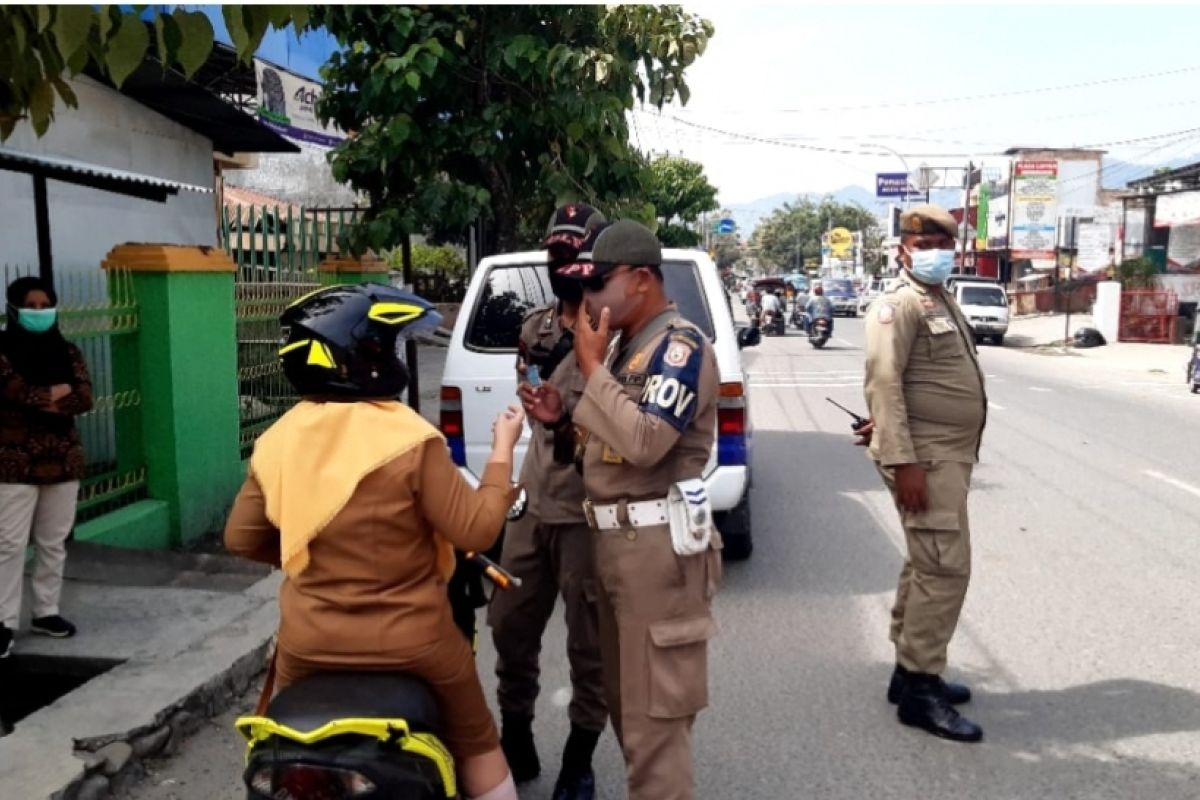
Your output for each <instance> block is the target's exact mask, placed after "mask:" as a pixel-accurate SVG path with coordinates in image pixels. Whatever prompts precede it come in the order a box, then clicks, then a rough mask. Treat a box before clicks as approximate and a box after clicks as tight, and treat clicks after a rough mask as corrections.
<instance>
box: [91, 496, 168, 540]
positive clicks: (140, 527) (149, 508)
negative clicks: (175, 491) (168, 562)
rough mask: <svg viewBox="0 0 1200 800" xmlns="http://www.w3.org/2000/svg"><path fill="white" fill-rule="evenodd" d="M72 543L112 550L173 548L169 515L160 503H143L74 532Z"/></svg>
mask: <svg viewBox="0 0 1200 800" xmlns="http://www.w3.org/2000/svg"><path fill="white" fill-rule="evenodd" d="M75 539H76V540H77V541H80V542H96V543H97V544H106V545H109V546H111V547H129V548H133V549H138V550H166V549H169V548H170V547H171V545H172V543H173V542H172V539H173V536H172V533H171V512H170V507H169V506H168V504H167V503H165V502H163V501H162V500H142V501H140V502H137V503H134V504H133V505H130V506H125V507H124V508H118V509H117V510H116V511H113V512H110V513H108V514H105V515H104V516H102V517H97V518H96V519H93V520H89V521H87V522H84V523H82V524H81V525H78V526H77V527H76V528H75Z"/></svg>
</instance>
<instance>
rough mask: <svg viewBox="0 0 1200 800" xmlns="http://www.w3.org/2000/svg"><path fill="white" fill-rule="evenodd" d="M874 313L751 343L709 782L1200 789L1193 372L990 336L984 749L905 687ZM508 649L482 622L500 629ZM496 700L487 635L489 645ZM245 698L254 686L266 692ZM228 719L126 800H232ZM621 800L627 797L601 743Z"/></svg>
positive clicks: (546, 724)
mask: <svg viewBox="0 0 1200 800" xmlns="http://www.w3.org/2000/svg"><path fill="white" fill-rule="evenodd" d="M862 341H863V336H862V321H861V320H843V319H839V320H838V321H837V327H836V336H835V338H834V340H833V341H832V342H831V343H830V346H829V347H828V348H827V349H825V350H822V351H816V350H813V349H812V348H811V347H810V346H809V345H808V343H807V341H806V340H805V339H804V338H803V337H801V336H799V335H797V334H796V333H795V332H794V331H789V335H788V336H787V337H786V338H784V339H766V340H764V342H763V344H762V346H761V347H759V348H757V349H754V350H750V351H747V352H746V362H747V368H748V370H749V372H750V376H751V381H752V388H751V408H752V417H753V421H754V425H755V428H756V434H755V441H754V452H753V457H754V481H755V487H754V496H753V512H754V525H755V532H756V546H757V549H756V552H755V554H754V556H753V558H752V559H751V560H750V561H748V562H745V563H742V564H730V565H728V567H727V571H726V585H725V589H724V591H723V593H722V594H721V596H720V597H719V598H718V606H717V616H718V620H719V623H720V626H721V630H722V632H721V635H720V636H719V637H718V638H717V639H716V640H715V641H714V642H713V645H712V649H711V669H710V672H711V674H710V683H711V694H712V705H711V708H710V709H709V710H708V711H707V712H705V713H704V714H703V715H702V716H701V718H700V721H699V722H698V724H697V727H696V758H697V764H698V766H697V774H698V785H699V789H698V792H697V796H698V797H700V798H714V799H715V798H739V799H744V800H750V799H751V798H753V799H757V798H763V800H766V799H767V798H772V799H773V798H780V797H787V798H792V797H805V798H831V799H834V798H836V799H838V800H841V799H842V798H844V799H845V800H859V799H860V798H903V799H904V800H913V799H914V798H928V799H929V800H940V799H941V798H946V799H947V800H951V799H952V800H960V799H961V798H964V797H970V798H986V799H988V800H991V799H993V798H995V799H999V798H1004V799H1006V800H1007V799H1008V798H1055V799H1056V800H1058V799H1066V798H1080V800H1082V799H1083V798H1087V799H1088V800H1105V799H1108V798H1112V799H1113V800H1116V799H1117V798H1121V799H1122V800H1124V799H1125V798H1154V799H1155V800H1167V799H1168V798H1171V799H1173V798H1180V800H1182V799H1183V798H1197V797H1200V669H1197V664H1198V663H1200V596H1198V595H1200V591H1198V590H1200V467H1198V466H1197V465H1198V464H1200V457H1198V453H1200V398H1196V397H1193V396H1190V395H1188V394H1186V389H1185V387H1184V386H1183V384H1182V379H1181V377H1180V376H1181V375H1182V367H1183V365H1182V364H1181V365H1180V375H1178V376H1177V375H1169V376H1168V375H1161V374H1151V373H1147V372H1143V371H1135V370H1129V371H1120V370H1118V369H1116V368H1113V367H1106V366H1101V365H1097V364H1096V363H1094V362H1091V361H1087V360H1085V359H1081V358H1073V357H1071V356H1054V355H1038V354H1033V353H1031V352H1026V351H1018V350H1014V349H1010V348H1003V349H998V348H983V352H982V362H983V365H984V367H985V371H986V372H987V374H988V389H989V397H990V400H991V402H992V406H991V411H990V415H989V423H988V428H987V432H986V434H985V442H984V447H983V452H982V463H981V464H980V466H979V467H978V470H977V472H976V478H975V481H974V487H975V488H974V491H973V493H972V496H971V515H972V529H973V537H974V542H973V544H974V568H975V571H974V576H973V582H972V586H971V590H970V593H969V596H968V598H967V604H966V608H965V610H964V614H963V619H962V624H961V626H960V628H959V632H958V635H957V637H956V639H955V641H954V643H953V645H952V647H951V652H950V672H949V676H950V677H952V678H955V679H959V680H965V681H966V682H968V683H970V684H971V685H972V687H973V688H974V689H975V694H976V697H975V700H974V702H973V703H971V704H970V705H969V706H966V707H965V708H964V711H965V713H967V714H968V715H970V716H971V717H972V718H973V719H975V720H976V721H978V722H979V723H980V724H982V725H983V727H984V730H985V734H986V740H985V742H984V743H983V744H981V745H963V744H953V743H948V742H942V741H939V740H936V739H933V738H931V737H929V736H928V735H926V734H924V733H921V732H918V731H914V730H911V729H907V728H904V727H902V726H901V725H899V724H898V723H897V722H896V720H895V714H894V710H893V708H892V707H891V706H889V705H888V704H887V703H886V702H885V701H884V699H883V691H884V686H885V682H886V680H887V677H888V675H889V673H890V670H891V664H892V653H891V649H890V645H889V643H888V641H887V638H886V630H887V614H888V609H889V606H890V603H891V596H892V591H893V588H894V585H895V579H896V575H897V573H898V571H899V568H900V563H901V551H902V547H903V540H902V538H901V534H900V529H899V526H898V524H897V521H896V519H895V512H894V510H893V509H892V507H891V502H890V500H889V498H888V497H887V496H886V494H885V493H884V492H883V491H882V489H881V486H880V482H879V479H878V477H877V476H876V474H875V472H874V469H873V468H872V466H871V464H870V463H869V461H868V460H867V459H866V457H865V455H864V454H863V452H862V451H861V450H860V449H857V448H855V447H853V446H852V445H851V437H850V435H849V434H850V432H849V419H848V418H847V417H845V416H844V415H843V414H842V412H840V411H838V410H836V409H835V408H833V407H832V406H830V405H828V404H827V403H826V402H825V400H824V398H825V397H826V396H829V397H832V398H834V399H835V400H837V401H839V402H841V403H842V404H844V405H847V406H849V407H851V408H854V409H860V410H861V409H862V408H863V401H862V388H861V387H862V359H863V353H862ZM562 633H563V632H562V626H561V624H560V623H559V622H558V621H556V622H555V624H554V626H553V628H552V630H551V632H550V634H549V636H548V638H547V642H546V646H545V651H544V679H545V687H544V695H543V698H544V699H543V701H542V704H541V710H540V715H539V718H538V720H537V723H536V732H537V735H538V739H539V741H540V743H541V745H542V751H543V752H542V755H543V764H544V777H543V778H542V779H541V780H540V781H539V782H537V783H535V784H532V785H529V786H527V787H522V791H521V796H522V797H523V798H527V799H528V800H540V799H542V798H549V796H550V788H551V786H552V785H553V780H554V775H555V772H556V767H557V760H558V757H559V751H560V747H561V742H562V740H563V739H564V738H565V734H566V720H565V711H564V706H565V704H566V701H567V699H568V696H569V695H568V689H566V688H565V687H567V685H568V682H567V674H566V664H565V658H564V655H563V654H564V647H565V646H564V643H563V635H562ZM485 639H486V637H485ZM479 661H480V664H481V667H482V671H483V672H484V673H485V680H486V682H487V686H488V691H489V694H491V693H492V692H493V686H494V682H493V680H492V679H491V676H490V672H491V665H492V664H493V663H494V660H493V656H492V652H491V649H490V646H489V645H488V643H487V642H486V641H485V644H484V647H483V648H482V651H481V653H480V656H479ZM247 702H248V703H249V701H247ZM229 722H230V719H229V718H228V717H227V718H224V719H219V720H217V721H216V722H215V723H214V724H212V725H210V726H209V727H207V728H205V729H204V730H203V731H202V732H201V733H200V734H198V735H197V737H196V738H194V739H193V740H192V741H191V742H190V743H189V745H188V746H187V748H186V749H185V750H184V752H183V753H182V754H181V755H179V756H178V757H176V758H175V759H173V760H171V761H167V762H163V763H161V764H159V765H156V767H155V769H154V772H153V773H152V774H151V775H150V776H149V777H148V778H147V780H146V781H145V782H144V783H143V784H142V785H141V786H139V787H137V788H136V789H134V790H133V791H131V792H129V793H128V794H127V795H126V797H129V798H139V799H140V800H149V799H150V798H155V799H156V800H165V799H166V798H177V799H178V800H221V799H222V798H235V797H239V796H241V795H240V794H239V792H238V790H237V776H238V773H239V772H240V768H241V762H240V755H241V750H240V745H239V744H238V743H237V741H236V738H235V734H234V733H233V732H232V729H231V728H230V727H229ZM597 772H598V775H599V779H600V783H601V788H600V793H599V795H600V796H601V797H603V798H620V797H624V790H623V788H622V780H621V774H622V768H621V762H620V756H619V753H618V751H617V749H616V746H615V742H614V740H613V738H612V736H611V735H606V736H605V738H604V740H603V741H602V745H601V749H600V752H599V754H598V757H597Z"/></svg>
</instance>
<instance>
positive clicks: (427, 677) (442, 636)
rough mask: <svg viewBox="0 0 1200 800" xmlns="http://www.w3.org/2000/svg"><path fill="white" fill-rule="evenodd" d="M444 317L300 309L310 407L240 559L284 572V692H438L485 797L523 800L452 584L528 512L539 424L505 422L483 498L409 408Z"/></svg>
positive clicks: (350, 306)
mask: <svg viewBox="0 0 1200 800" xmlns="http://www.w3.org/2000/svg"><path fill="white" fill-rule="evenodd" d="M440 321H441V317H440V315H439V314H438V313H437V312H436V311H435V310H434V309H433V307H432V306H431V305H430V304H429V303H427V302H426V301H424V300H422V299H421V298H419V297H416V296H415V295H411V294H408V293H407V292H403V291H400V290H399V289H395V288H392V287H390V286H383V285H376V284H367V285H363V286H334V287H329V288H327V289H322V290H319V291H317V292H315V293H313V294H311V295H308V296H306V297H304V298H301V299H300V300H299V301H297V302H296V303H294V304H293V305H292V306H291V307H289V308H288V309H287V311H285V312H284V314H283V316H282V318H281V322H282V324H283V326H284V344H283V346H282V348H281V349H280V351H279V352H280V358H281V360H282V362H283V371H284V374H285V375H286V376H287V378H288V380H289V381H290V382H291V383H292V385H293V386H294V387H295V388H296V391H297V392H298V393H299V394H300V395H301V397H302V400H301V401H300V402H299V403H297V404H296V406H294V407H293V408H292V409H291V410H290V411H288V412H287V413H286V414H284V416H283V417H281V418H280V419H279V420H278V421H277V422H276V423H275V424H274V425H272V426H271V428H270V429H268V430H267V431H266V432H265V433H263V434H262V436H261V437H259V440H258V442H257V443H256V445H255V448H254V455H253V456H252V458H251V460H250V468H249V475H248V476H247V478H246V482H245V484H244V485H243V486H242V489H241V491H240V492H239V494H238V496H237V500H236V501H235V503H234V507H233V511H232V512H231V514H230V517H229V521H228V524H227V526H226V528H225V543H226V547H227V548H228V549H229V550H230V551H231V552H233V553H236V554H238V555H241V556H245V557H246V558H251V559H254V560H256V561H263V562H266V563H269V564H273V565H275V566H282V568H283V570H284V571H285V573H286V579H285V580H284V582H283V584H282V586H281V588H280V592H279V608H280V624H279V641H278V646H277V650H276V658H275V670H276V686H277V688H279V689H282V688H283V687H285V686H287V685H288V684H289V683H293V682H295V681H296V680H298V679H301V678H304V677H307V676H309V675H312V674H314V673H318V672H326V671H347V670H349V671H355V670H364V671H375V672H404V673H407V674H410V675H413V676H415V677H418V678H420V679H422V680H424V681H425V682H426V683H428V685H429V686H430V688H431V689H432V691H433V692H434V694H435V696H436V697H437V700H438V705H439V707H440V710H441V715H442V717H443V719H444V720H445V725H446V728H445V731H444V732H443V733H442V738H443V740H444V741H445V743H446V746H447V747H448V748H449V750H450V751H451V753H452V754H453V755H454V758H455V761H456V762H457V764H458V772H459V777H460V780H461V782H462V785H463V788H464V789H465V790H466V793H467V795H468V796H469V797H473V798H488V800H515V798H516V797H517V795H516V789H515V787H514V785H513V781H512V776H511V775H510V773H509V770H508V764H507V763H506V762H505V760H504V755H503V753H502V751H501V750H500V740H499V736H498V734H497V731H496V725H495V722H494V721H493V719H492V716H491V713H490V712H489V711H488V707H487V703H486V701H485V700H484V695H483V689H482V687H481V685H480V682H479V676H478V674H477V673H476V671H475V662H474V657H473V654H472V652H471V646H470V644H469V643H468V642H467V640H466V639H465V638H464V636H463V635H462V632H461V631H460V630H459V628H457V627H456V626H455V624H454V621H453V619H452V615H451V609H450V604H449V602H448V599H447V593H446V581H447V580H448V578H449V577H450V574H451V573H452V572H453V570H454V563H455V559H454V550H453V548H454V547H458V548H460V549H462V550H477V551H478V550H486V549H487V548H488V547H490V546H491V545H492V543H493V542H494V541H495V540H496V538H497V537H498V536H499V534H500V531H501V530H502V528H503V526H504V517H505V513H506V511H507V510H508V508H509V506H510V505H511V504H512V502H513V500H514V499H515V492H514V490H513V488H512V483H511V480H512V462H513V458H512V451H513V445H514V444H515V443H516V441H517V439H518V438H519V437H520V434H521V428H522V422H523V419H524V417H523V414H522V412H521V411H520V409H519V408H517V407H511V408H509V409H508V410H507V411H505V412H503V413H501V414H500V416H499V417H497V419H496V421H495V423H494V424H493V428H492V430H493V444H492V454H491V458H490V460H489V462H488V465H487V468H486V469H485V470H484V473H483V478H482V480H481V481H480V485H479V488H478V489H472V488H471V487H470V486H469V485H468V484H467V482H466V481H465V480H464V479H463V478H462V477H461V476H460V475H459V473H458V470H457V469H456V468H455V466H454V464H453V462H452V461H451V459H450V455H449V453H448V452H447V448H446V443H445V441H444V440H443V439H442V437H441V435H440V434H439V433H438V431H437V429H436V428H434V427H433V426H432V425H431V424H430V423H428V422H427V421H425V419H423V418H422V417H421V416H420V415H418V414H417V413H416V412H414V411H413V410H412V409H410V408H409V407H408V406H406V405H404V404H402V403H401V402H400V401H399V400H398V395H399V394H400V393H401V392H402V391H403V390H404V389H405V387H406V386H407V384H408V379H409V375H408V369H407V368H406V366H405V364H404V361H403V357H402V353H403V352H404V351H403V348H404V343H405V341H406V340H407V339H408V338H410V337H411V336H412V335H413V334H414V333H417V332H419V331H423V330H431V329H433V328H436V327H437V325H438V324H439V322H440Z"/></svg>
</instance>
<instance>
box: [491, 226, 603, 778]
mask: <svg viewBox="0 0 1200 800" xmlns="http://www.w3.org/2000/svg"><path fill="white" fill-rule="evenodd" d="M604 224H605V220H604V215H603V214H601V213H600V212H599V211H597V210H596V209H594V208H592V207H591V206H589V205H586V204H583V203H571V204H568V205H564V206H562V207H560V208H558V209H557V210H556V211H555V212H554V215H553V217H552V218H551V220H550V224H549V227H548V229H547V231H546V239H545V241H544V242H543V246H544V247H545V248H546V251H547V253H546V255H547V265H548V267H549V272H550V288H551V290H552V291H553V292H554V296H555V298H557V299H556V302H554V303H551V304H549V305H546V306H542V307H541V308H538V309H535V310H534V311H531V312H530V313H529V314H528V315H527V316H526V317H525V322H524V324H523V325H522V326H521V334H520V338H519V340H518V345H517V351H518V355H517V365H516V367H517V377H518V380H519V382H520V388H519V391H520V393H521V394H522V396H523V397H525V396H528V395H529V393H530V392H532V390H533V386H532V384H533V383H537V384H538V385H548V384H552V385H553V386H554V387H555V388H557V389H558V390H559V392H560V393H561V395H562V396H563V398H564V399H565V407H564V409H563V413H562V414H561V415H560V416H559V417H558V418H556V419H554V420H543V421H536V420H530V428H531V430H532V435H531V437H530V441H529V449H528V451H527V452H526V454H525V463H524V465H523V466H522V469H521V483H522V484H524V486H525V488H526V491H527V492H528V497H529V505H528V508H527V510H526V513H525V516H524V517H522V518H521V519H519V520H516V521H513V522H509V523H508V525H507V526H506V528H505V533H504V536H505V539H504V551H503V556H502V558H501V564H502V566H504V567H505V568H506V569H507V570H508V571H509V572H511V573H512V574H514V575H517V576H519V577H520V578H521V581H522V582H521V585H520V586H518V587H513V588H511V589H509V590H508V591H505V592H496V593H495V595H494V596H493V598H492V604H491V607H490V609H489V610H488V621H489V624H490V625H491V626H492V640H493V642H494V643H495V646H496V656H497V657H496V677H497V679H498V681H497V696H498V700H499V705H500V713H501V717H502V720H503V733H502V737H501V744H502V746H503V748H504V754H505V756H506V757H507V758H508V763H509V766H510V767H512V772H513V777H514V779H515V780H516V782H517V783H525V782H527V781H531V780H533V779H534V778H536V777H537V776H538V774H539V773H540V772H541V761H540V759H539V757H538V752H537V748H536V746H535V745H534V739H533V717H534V706H535V704H536V701H537V698H538V694H539V692H540V688H541V687H540V685H539V680H538V678H539V675H540V669H539V665H538V660H539V657H540V654H541V651H542V636H543V634H544V633H545V632H546V624H547V623H548V622H549V621H550V615H551V614H552V613H553V611H554V606H555V603H556V601H557V599H558V597H559V596H560V595H561V596H562V599H563V607H564V616H565V619H566V623H567V657H568V660H569V661H570V664H571V703H570V705H569V706H568V708H567V715H568V717H569V718H570V720H571V733H570V736H569V737H568V738H567V742H566V745H565V746H564V748H563V756H562V768H561V770H560V772H559V776H558V780H557V782H556V783H555V786H554V793H553V795H552V797H553V800H591V798H592V797H594V796H595V777H594V775H593V772H592V754H593V752H594V751H595V749H596V744H597V742H598V741H599V740H600V734H601V733H602V732H603V731H604V727H605V725H606V724H607V723H608V708H607V705H606V703H605V697H604V669H603V663H602V661H601V658H600V642H599V639H600V636H599V632H598V628H597V626H598V621H597V610H596V602H595V596H596V590H595V568H594V566H593V558H592V532H591V529H590V528H589V527H588V524H587V520H586V519H585V517H584V514H583V500H584V493H583V479H582V478H581V477H580V474H579V472H578V471H577V470H576V468H575V428H574V426H573V425H572V423H571V411H572V410H574V408H575V405H576V404H577V403H578V402H579V398H580V396H581V395H582V394H583V387H584V379H583V375H582V374H581V373H580V372H579V368H578V366H576V363H575V354H574V343H575V338H574V337H575V334H574V331H575V327H576V323H577V321H578V319H579V307H580V304H581V303H582V302H583V288H582V287H581V286H580V285H579V282H578V281H575V280H571V279H569V278H563V277H560V276H559V275H558V273H557V271H558V270H559V269H561V268H563V267H565V266H567V265H569V264H575V263H577V262H578V261H580V260H581V259H582V258H584V256H581V254H580V251H582V250H584V249H585V248H586V249H587V250H590V249H591V243H592V242H593V241H594V239H595V236H596V232H597V231H598V230H600V229H601V228H602V227H603V225H604ZM534 370H536V373H537V374H536V376H535V374H534Z"/></svg>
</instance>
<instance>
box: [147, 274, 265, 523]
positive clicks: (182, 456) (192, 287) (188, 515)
mask: <svg viewBox="0 0 1200 800" xmlns="http://www.w3.org/2000/svg"><path fill="white" fill-rule="evenodd" d="M134 281H135V291H136V292H137V298H138V306H139V309H140V314H141V325H140V334H139V339H140V341H139V354H138V355H139V358H138V362H139V365H138V368H139V374H140V384H141V390H142V419H143V433H144V440H145V442H146V474H147V488H148V491H149V494H150V497H151V498H153V499H157V500H162V501H165V502H166V504H167V506H168V509H169V520H170V526H171V531H172V543H173V544H178V543H181V542H187V541H189V540H191V539H194V538H196V537H198V536H200V535H202V534H204V533H206V532H208V531H211V530H219V529H220V528H222V527H224V521H225V515H226V513H227V512H228V510H229V506H230V503H231V502H232V500H233V496H234V495H235V494H236V492H237V488H238V486H239V485H240V483H241V481H242V478H243V474H244V473H243V470H242V466H241V458H240V454H239V452H238V387H237V334H236V329H235V322H234V302H233V274H232V273H211V272H209V273H187V272H182V273H181V272H164V273H152V272H139V273H135V274H134Z"/></svg>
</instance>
